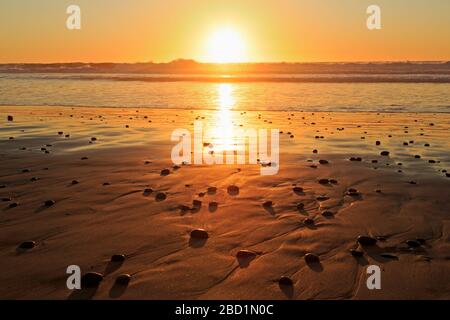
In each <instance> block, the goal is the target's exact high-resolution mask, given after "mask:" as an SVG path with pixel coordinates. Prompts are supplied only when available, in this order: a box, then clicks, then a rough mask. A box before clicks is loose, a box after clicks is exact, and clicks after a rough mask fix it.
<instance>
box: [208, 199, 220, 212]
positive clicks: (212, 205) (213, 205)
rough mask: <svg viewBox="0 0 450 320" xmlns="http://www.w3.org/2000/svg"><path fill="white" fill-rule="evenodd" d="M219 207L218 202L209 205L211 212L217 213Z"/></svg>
mask: <svg viewBox="0 0 450 320" xmlns="http://www.w3.org/2000/svg"><path fill="white" fill-rule="evenodd" d="M218 206H219V204H218V203H217V202H214V201H213V202H210V203H209V204H208V209H209V210H210V211H215V210H217V207H218Z"/></svg>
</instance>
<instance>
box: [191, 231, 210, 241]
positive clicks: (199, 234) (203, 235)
mask: <svg viewBox="0 0 450 320" xmlns="http://www.w3.org/2000/svg"><path fill="white" fill-rule="evenodd" d="M191 238H194V239H208V232H206V230H204V229H195V230H192V231H191Z"/></svg>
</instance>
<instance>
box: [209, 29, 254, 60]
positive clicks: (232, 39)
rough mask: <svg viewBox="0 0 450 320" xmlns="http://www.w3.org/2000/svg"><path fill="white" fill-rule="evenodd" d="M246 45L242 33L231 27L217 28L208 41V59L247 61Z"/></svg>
mask: <svg viewBox="0 0 450 320" xmlns="http://www.w3.org/2000/svg"><path fill="white" fill-rule="evenodd" d="M245 50H246V46H245V41H244V39H243V37H242V35H241V34H240V33H239V32H238V31H237V30H235V29H233V28H231V27H224V28H221V29H218V30H215V31H214V32H213V33H212V34H211V35H210V37H209V39H208V41H207V54H206V60H207V61H208V62H214V63H233V62H245V61H246V60H247V57H246V52H245Z"/></svg>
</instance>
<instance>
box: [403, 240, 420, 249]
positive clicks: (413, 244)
mask: <svg viewBox="0 0 450 320" xmlns="http://www.w3.org/2000/svg"><path fill="white" fill-rule="evenodd" d="M405 243H406V244H407V245H408V247H410V248H418V247H420V246H421V244H420V242H419V241H417V240H406V242H405Z"/></svg>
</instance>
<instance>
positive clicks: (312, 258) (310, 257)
mask: <svg viewBox="0 0 450 320" xmlns="http://www.w3.org/2000/svg"><path fill="white" fill-rule="evenodd" d="M305 261H306V263H319V262H320V259H319V256H317V255H315V254H314V253H307V254H305Z"/></svg>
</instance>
